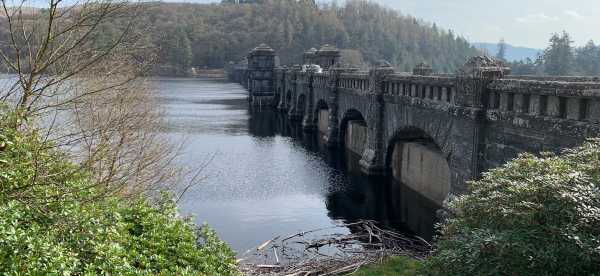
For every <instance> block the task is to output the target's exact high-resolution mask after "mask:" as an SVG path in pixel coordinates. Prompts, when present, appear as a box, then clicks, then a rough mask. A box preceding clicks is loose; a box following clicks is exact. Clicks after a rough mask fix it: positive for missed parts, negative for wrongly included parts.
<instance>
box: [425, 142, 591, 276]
mask: <svg viewBox="0 0 600 276" xmlns="http://www.w3.org/2000/svg"><path fill="white" fill-rule="evenodd" d="M470 189H471V193H470V194H468V195H464V196H461V197H458V198H457V200H454V201H453V202H451V203H450V205H451V208H453V209H454V210H455V211H456V216H455V217H454V218H451V219H449V220H448V221H447V222H446V223H445V224H444V225H443V226H442V227H441V232H442V233H441V238H440V239H439V241H438V247H439V248H438V250H437V252H436V253H435V255H434V256H433V257H432V258H431V260H430V262H429V266H430V268H431V269H433V271H437V272H438V274H443V275H598V273H600V141H598V140H595V141H590V142H588V143H586V144H585V145H583V146H581V147H579V148H576V149H573V150H568V151H566V152H564V153H563V154H562V155H560V156H555V155H550V154H547V155H545V156H543V157H536V156H533V155H530V154H523V155H521V156H520V157H518V158H516V159H515V160H513V161H512V162H510V163H508V164H506V165H505V166H503V167H501V168H498V169H494V170H491V171H490V172H488V173H486V174H485V175H484V176H483V178H482V180H480V181H476V182H473V183H471V187H470Z"/></svg>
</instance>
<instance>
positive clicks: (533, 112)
mask: <svg viewBox="0 0 600 276" xmlns="http://www.w3.org/2000/svg"><path fill="white" fill-rule="evenodd" d="M274 56H275V53H274V51H273V50H272V49H270V48H268V47H266V46H264V45H261V46H260V47H258V48H256V49H254V50H253V52H252V53H251V54H250V55H249V57H248V66H247V68H243V67H235V68H234V69H233V70H232V72H230V78H232V79H234V80H237V81H240V82H242V83H243V84H244V82H247V84H245V85H246V86H247V87H248V90H249V95H250V98H251V100H252V102H253V103H256V104H268V105H272V106H276V107H277V108H278V109H279V110H281V111H282V112H287V114H288V115H289V116H290V118H291V119H293V120H298V121H301V122H302V125H303V127H304V129H305V130H307V131H312V130H317V125H318V123H319V114H328V115H329V119H328V120H329V123H328V124H326V125H327V131H326V133H324V135H323V137H325V140H326V142H327V143H328V145H330V146H340V145H342V144H343V143H344V133H345V131H346V128H347V127H348V122H349V121H351V120H357V119H359V120H362V121H364V124H366V126H367V139H366V140H367V141H366V145H365V149H364V151H363V153H362V154H361V162H360V165H361V168H362V170H363V171H364V172H365V173H367V174H385V173H390V171H391V169H390V167H391V164H390V163H391V158H390V156H391V155H392V152H393V151H394V145H396V144H398V142H402V141H407V142H410V141H415V140H427V141H430V142H431V143H432V144H435V145H436V146H437V148H439V151H440V154H442V155H443V158H445V160H447V162H448V165H449V168H450V174H451V176H450V178H451V180H450V182H451V183H450V187H451V188H450V190H451V191H450V193H454V194H460V193H463V192H465V187H466V185H465V183H466V182H467V181H468V180H471V179H476V178H478V177H479V176H480V174H481V173H482V172H484V171H486V170H488V169H490V168H493V167H497V166H500V165H502V164H504V163H505V162H507V161H508V160H510V159H512V158H514V157H516V156H517V155H518V154H519V153H522V152H531V153H540V152H560V151H561V150H563V149H565V148H569V147H573V146H576V145H578V144H581V143H582V142H584V141H585V140H586V139H588V138H592V137H598V136H600V124H599V123H600V80H599V79H598V78H585V77H564V78H561V77H553V78H543V77H531V76H512V75H509V74H508V73H509V71H508V70H507V68H504V67H502V66H501V65H500V64H497V63H496V62H495V61H494V60H492V59H489V58H485V57H476V58H473V59H471V60H469V61H468V62H467V63H466V64H465V66H464V68H463V69H461V70H459V72H457V73H456V74H453V75H448V74H445V75H436V74H433V73H432V72H431V68H430V67H429V66H427V65H426V64H421V65H419V66H418V67H417V68H415V70H414V72H413V74H407V73H397V72H395V71H394V69H393V68H392V67H391V66H389V64H387V63H386V62H381V63H380V64H379V65H378V66H376V67H375V68H373V69H371V70H370V71H369V72H360V71H358V70H357V69H354V68H340V67H339V62H338V61H339V56H340V55H339V51H338V50H337V49H335V48H334V47H332V46H329V45H326V46H324V47H322V48H321V49H320V50H315V49H311V50H310V51H308V52H306V53H305V55H304V58H305V60H306V61H307V62H310V63H317V64H319V65H320V66H321V67H322V68H324V71H323V72H322V73H318V72H303V71H302V70H301V67H300V66H294V67H291V68H287V67H278V66H276V65H275V63H274V58H273V57H274ZM324 109H325V110H327V111H328V112H321V110H324ZM321 124H323V123H321Z"/></svg>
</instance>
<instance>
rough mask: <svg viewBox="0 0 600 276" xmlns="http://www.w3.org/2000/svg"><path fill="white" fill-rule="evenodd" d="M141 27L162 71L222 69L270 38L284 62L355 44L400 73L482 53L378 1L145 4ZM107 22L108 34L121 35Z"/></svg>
mask: <svg viewBox="0 0 600 276" xmlns="http://www.w3.org/2000/svg"><path fill="white" fill-rule="evenodd" d="M145 5H146V6H145V7H144V12H143V13H140V14H141V15H140V18H139V20H140V21H141V22H142V23H141V24H139V25H140V26H144V27H145V28H146V29H145V30H143V32H144V33H145V34H147V36H148V38H147V41H148V43H151V44H152V45H154V46H156V47H157V48H158V49H160V50H159V51H160V53H159V54H158V64H159V70H158V73H159V74H167V75H181V74H185V73H186V72H187V71H188V69H189V68H191V67H198V68H223V67H224V65H225V64H226V63H228V62H230V61H234V62H238V61H240V60H242V59H243V58H244V57H245V56H246V54H247V53H248V51H249V50H251V49H252V48H254V47H256V46H257V45H259V44H261V43H266V44H268V45H269V46H271V47H272V48H273V49H275V50H276V51H277V53H278V54H279V56H280V59H281V63H282V64H294V63H298V62H300V57H301V55H302V52H304V51H306V50H308V49H310V48H311V47H316V48H318V47H320V46H321V45H323V44H331V45H335V46H337V47H338V48H340V49H353V50H355V51H351V53H352V54H353V57H354V60H358V61H359V62H362V61H364V63H365V64H371V63H374V62H377V61H379V60H382V59H384V60H387V61H389V62H390V63H392V64H393V65H394V66H396V67H397V69H398V70H401V71H410V70H412V68H413V66H414V65H416V64H418V63H421V62H426V63H428V64H431V65H432V66H433V68H434V70H436V71H438V72H452V71H454V70H455V69H457V68H458V67H459V66H461V65H462V64H463V63H464V62H465V61H466V59H467V58H468V57H470V56H472V55H475V54H477V50H476V49H475V48H474V47H472V46H471V45H470V44H469V42H468V41H467V40H465V39H464V38H462V37H460V36H457V35H455V34H454V33H453V32H452V31H451V30H444V29H442V28H439V27H437V26H436V25H435V24H429V23H426V22H423V21H421V20H418V19H416V18H414V17H412V16H408V15H403V14H401V13H399V12H398V11H395V10H392V9H388V8H385V7H382V6H380V5H378V4H376V3H373V2H368V1H361V0H352V1H347V2H346V3H345V4H343V5H337V4H329V5H319V6H317V5H315V2H314V1H312V0H306V1H284V0H264V1H223V3H221V4H189V3H186V4H182V3H178V4H176V3H152V4H145ZM118 27H120V26H119V25H118V24H115V25H114V26H106V28H107V31H106V32H105V33H106V34H107V35H109V34H110V33H118V32H114V31H111V30H110V29H111V28H118Z"/></svg>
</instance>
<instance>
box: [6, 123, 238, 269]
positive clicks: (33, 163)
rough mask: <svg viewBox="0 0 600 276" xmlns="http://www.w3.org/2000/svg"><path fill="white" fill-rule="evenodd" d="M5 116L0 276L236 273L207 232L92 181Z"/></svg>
mask: <svg viewBox="0 0 600 276" xmlns="http://www.w3.org/2000/svg"><path fill="white" fill-rule="evenodd" d="M10 121H11V117H8V116H4V117H3V116H0V274H25V275H30V274H34V275H46V274H63V275H70V274H75V275H78V274H113V275H123V274H124V275H140V274H141V275H155V274H164V275H237V274H239V273H238V271H237V269H236V265H235V254H234V253H233V251H231V249H229V247H228V246H227V245H226V244H225V243H224V242H222V241H220V240H219V239H218V238H217V236H216V234H215V233H214V232H213V231H212V230H210V229H209V228H208V227H206V226H205V227H202V228H201V230H197V227H196V226H195V225H194V224H193V223H192V222H191V221H190V220H189V219H181V218H179V217H178V215H177V211H176V206H175V204H174V203H173V201H172V200H170V199H169V198H168V197H163V199H162V200H159V202H158V203H156V204H151V203H149V202H148V201H147V200H145V199H143V198H138V199H124V198H122V197H120V196H118V195H111V194H110V193H108V192H107V191H104V190H102V188H101V187H99V186H97V185H94V183H90V180H89V178H88V177H87V175H86V173H85V172H81V170H79V168H78V167H77V166H75V165H74V164H72V163H70V162H68V161H66V159H65V158H64V156H63V154H62V153H61V152H59V151H57V150H51V149H48V147H47V146H48V144H47V143H44V142H43V141H42V140H41V139H40V138H39V135H37V134H36V133H35V132H34V131H25V130H20V131H17V130H14V129H13V128H11V127H10V124H8V123H6V122H10Z"/></svg>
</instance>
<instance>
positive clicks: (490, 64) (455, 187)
mask: <svg viewBox="0 0 600 276" xmlns="http://www.w3.org/2000/svg"><path fill="white" fill-rule="evenodd" d="M508 71H509V69H508V68H506V67H505V66H504V65H503V64H502V63H501V62H499V61H497V60H493V59H490V58H488V57H473V58H471V59H470V60H469V61H467V63H466V64H465V65H464V66H463V68H462V69H461V70H460V71H459V78H458V80H457V85H456V93H455V95H454V97H455V98H454V105H456V106H457V107H458V108H459V109H461V110H463V113H462V116H460V117H458V118H457V119H456V120H455V125H457V126H462V127H463V128H464V129H465V131H464V132H461V133H457V134H456V135H457V136H460V137H456V138H455V139H461V140H463V141H469V142H468V143H464V144H462V145H461V146H462V147H463V148H461V149H460V150H461V151H463V152H464V153H463V154H464V157H461V158H456V156H455V157H454V158H451V159H450V164H449V165H450V167H451V168H453V171H460V172H462V173H461V174H460V175H453V176H452V192H451V193H453V194H460V193H463V192H465V191H466V190H467V189H466V185H465V182H466V181H468V180H472V179H478V178H479V177H480V176H481V171H482V168H481V167H482V165H481V164H483V163H482V161H481V158H483V150H484V148H485V146H484V143H485V141H484V133H486V131H487V129H486V125H487V124H486V110H485V109H486V108H488V106H487V105H486V104H485V97H484V95H487V94H489V90H488V85H489V84H490V83H491V82H492V81H494V80H496V79H501V78H503V77H504V75H505V74H506V73H507V72H508ZM499 96H500V109H501V110H507V109H508V106H509V105H510V104H511V103H510V100H509V98H508V97H507V94H506V93H500V95H499Z"/></svg>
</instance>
